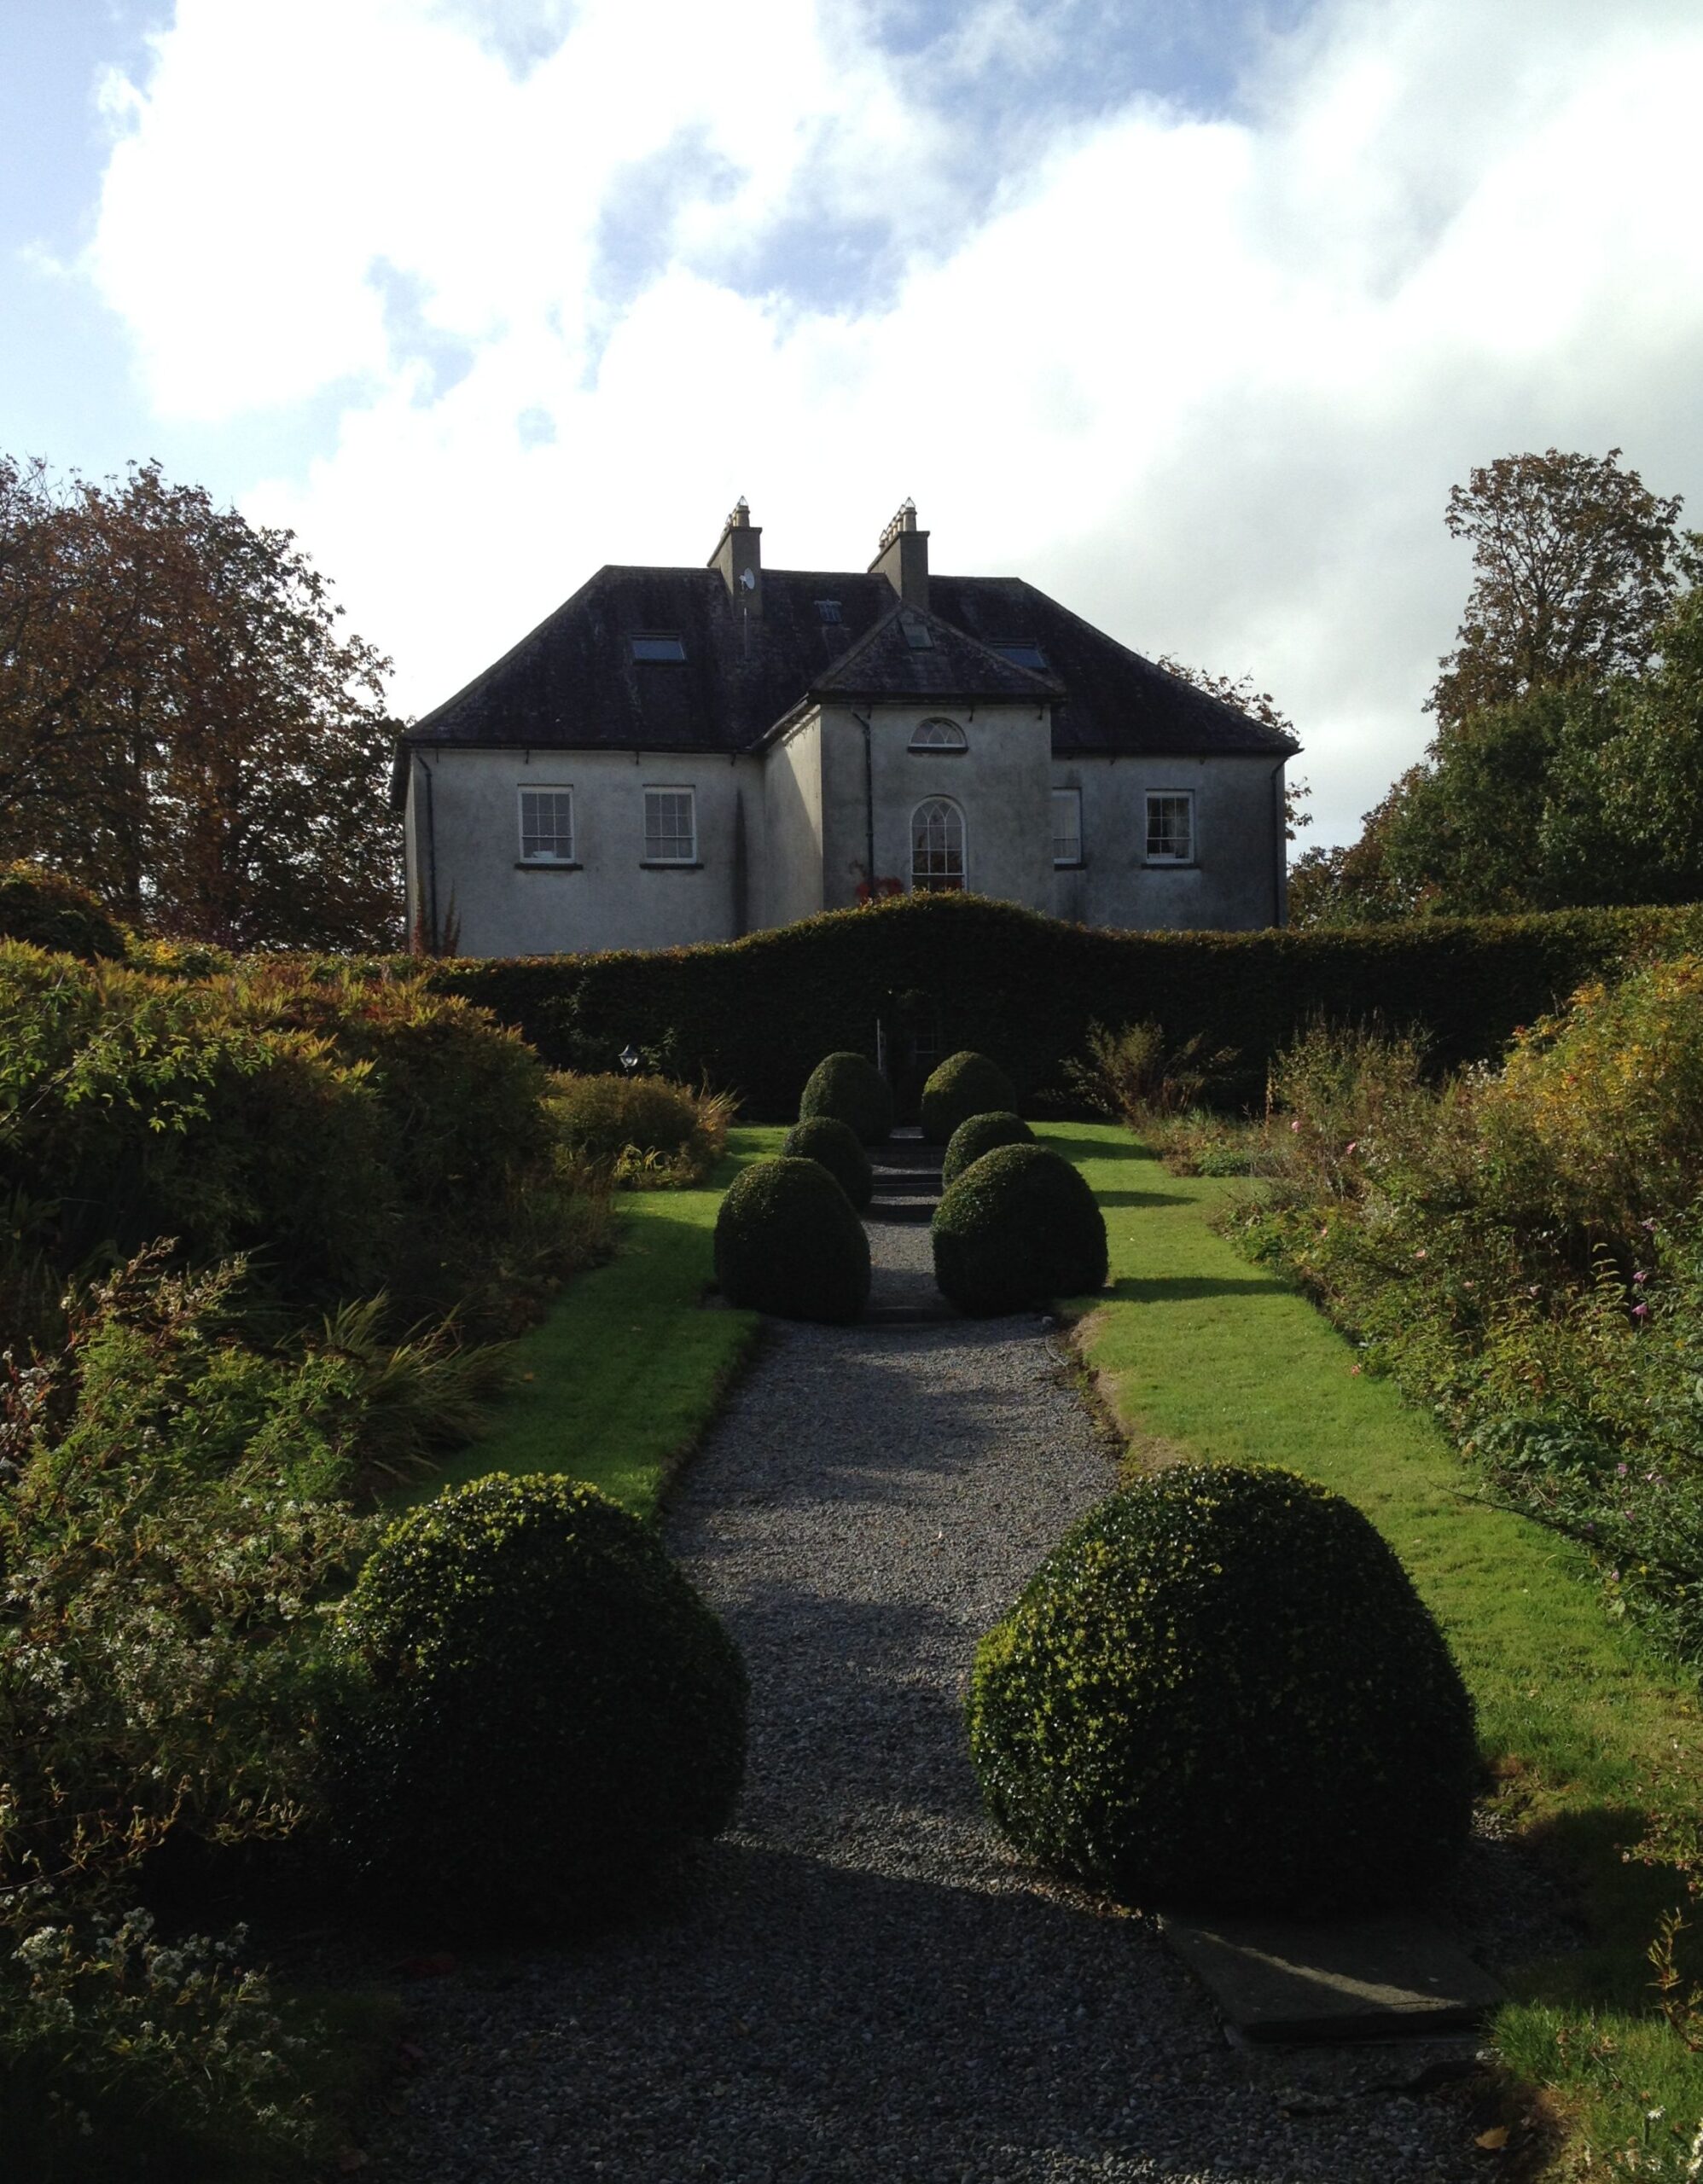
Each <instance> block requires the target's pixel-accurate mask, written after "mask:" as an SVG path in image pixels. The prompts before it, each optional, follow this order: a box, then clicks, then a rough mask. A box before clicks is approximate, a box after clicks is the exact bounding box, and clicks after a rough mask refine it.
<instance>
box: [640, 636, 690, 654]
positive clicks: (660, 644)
mask: <svg viewBox="0 0 1703 2184" xmlns="http://www.w3.org/2000/svg"><path fill="white" fill-rule="evenodd" d="M630 642H631V645H632V648H633V658H634V659H685V657H686V648H685V646H684V645H683V644H682V643H681V642H680V640H679V638H678V637H674V636H666V635H662V634H660V633H657V632H653V633H652V634H651V635H650V636H642V637H634V638H632V639H631V640H630Z"/></svg>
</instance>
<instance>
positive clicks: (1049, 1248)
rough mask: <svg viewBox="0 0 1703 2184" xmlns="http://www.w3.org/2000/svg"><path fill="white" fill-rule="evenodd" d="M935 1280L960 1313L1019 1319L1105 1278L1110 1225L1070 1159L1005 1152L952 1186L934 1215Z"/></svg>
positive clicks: (1034, 1150)
mask: <svg viewBox="0 0 1703 2184" xmlns="http://www.w3.org/2000/svg"><path fill="white" fill-rule="evenodd" d="M933 1240H934V1279H935V1281H937V1282H938V1283H939V1285H940V1288H941V1290H942V1292H944V1294H945V1295H946V1296H948V1297H950V1298H951V1300H952V1302H953V1303H954V1304H956V1305H957V1306H958V1308H959V1310H961V1311H965V1312H977V1313H991V1312H1019V1311H1021V1310H1022V1309H1023V1307H1024V1306H1025V1305H1026V1304H1048V1303H1049V1302H1050V1301H1051V1300H1052V1298H1055V1297H1077V1296H1080V1295H1082V1294H1083V1293H1084V1292H1085V1291H1089V1290H1094V1289H1098V1288H1099V1287H1101V1284H1102V1283H1103V1282H1104V1281H1105V1279H1106V1263H1107V1252H1106V1223H1105V1221H1104V1219H1103V1218H1102V1217H1101V1211H1100V1208H1099V1207H1098V1206H1097V1205H1096V1204H1095V1200H1094V1194H1093V1192H1092V1191H1091V1190H1090V1188H1088V1185H1087V1184H1086V1183H1085V1182H1084V1181H1083V1179H1082V1177H1081V1176H1079V1175H1078V1173H1077V1172H1076V1170H1075V1169H1074V1168H1072V1166H1071V1165H1070V1163H1069V1162H1068V1161H1067V1160H1061V1159H1060V1158H1059V1156H1058V1154H1057V1153H1049V1152H1048V1151H1047V1149H1046V1147H1044V1146H1042V1145H1000V1146H996V1147H994V1149H993V1151H992V1152H991V1153H984V1154H983V1155H982V1157H981V1158H980V1159H979V1160H976V1161H974V1162H973V1163H972V1164H971V1165H970V1166H969V1167H968V1168H966V1169H964V1170H963V1171H962V1173H961V1174H960V1175H959V1176H958V1177H957V1179H956V1182H952V1183H949V1184H948V1185H947V1187H946V1190H945V1192H944V1195H943V1196H942V1198H941V1200H940V1203H939V1205H938V1206H937V1207H936V1209H935V1212H934V1225H933Z"/></svg>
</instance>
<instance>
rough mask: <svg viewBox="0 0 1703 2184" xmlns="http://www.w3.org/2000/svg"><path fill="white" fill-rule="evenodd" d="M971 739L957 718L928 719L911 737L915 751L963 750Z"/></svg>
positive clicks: (911, 743)
mask: <svg viewBox="0 0 1703 2184" xmlns="http://www.w3.org/2000/svg"><path fill="white" fill-rule="evenodd" d="M968 741H969V739H968V737H967V736H966V735H965V734H964V731H963V730H962V729H961V728H960V727H959V725H958V723H956V721H955V720H926V721H924V722H923V723H921V726H920V727H919V728H918V729H917V731H916V733H915V735H913V736H912V737H911V739H910V747H911V749H912V750H913V751H962V750H964V749H966V748H967V747H968Z"/></svg>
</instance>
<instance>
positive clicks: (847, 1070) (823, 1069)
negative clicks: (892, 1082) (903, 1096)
mask: <svg viewBox="0 0 1703 2184" xmlns="http://www.w3.org/2000/svg"><path fill="white" fill-rule="evenodd" d="M816 1115H831V1116H832V1117H833V1118H834V1121H835V1122H837V1123H844V1124H846V1126H847V1128H848V1129H850V1130H855V1131H856V1132H857V1139H858V1142H859V1143H860V1144H863V1145H883V1144H885V1143H886V1140H887V1139H888V1137H890V1136H892V1126H893V1095H892V1092H891V1090H890V1089H888V1085H887V1080H886V1077H883V1076H882V1075H881V1072H880V1070H878V1069H877V1068H876V1067H875V1064H874V1062H872V1061H871V1060H869V1057H868V1056H867V1055H865V1054H828V1055H826V1056H825V1057H824V1058H823V1059H822V1060H821V1061H819V1062H818V1063H817V1066H816V1067H815V1068H814V1069H813V1070H812V1071H811V1073H810V1077H809V1078H808V1080H807V1082H806V1083H805V1089H804V1097H803V1098H802V1099H801V1100H800V1101H799V1121H800V1122H801V1123H807V1122H809V1121H810V1120H811V1118H812V1117H813V1116H816Z"/></svg>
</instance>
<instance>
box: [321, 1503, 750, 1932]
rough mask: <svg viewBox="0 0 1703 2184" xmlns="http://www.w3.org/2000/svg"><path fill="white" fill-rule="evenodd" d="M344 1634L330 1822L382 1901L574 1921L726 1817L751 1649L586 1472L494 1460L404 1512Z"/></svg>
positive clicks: (400, 1910) (434, 1918) (741, 1745)
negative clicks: (582, 1475)
mask: <svg viewBox="0 0 1703 2184" xmlns="http://www.w3.org/2000/svg"><path fill="white" fill-rule="evenodd" d="M336 1635H337V1642H338V1646H339V1649H340V1653H341V1655H342V1657H343V1659H344V1661H345V1664H346V1667H347V1668H348V1669H349V1670H350V1674H351V1687H350V1690H349V1693H348V1695H347V1697H346V1699H345V1701H344V1703H343V1705H342V1706H341V1707H340V1711H339V1713H338V1716H337V1717H336V1718H335V1719H334V1722H332V1723H331V1725H330V1726H329V1728H328V1756H329V1760H330V1794H331V1804H332V1812H333V1817H334V1827H335V1832H336V1834H337V1837H338V1839H339V1841H340V1846H341V1849H342V1852H343V1856H344V1860H345V1863H346V1869H347V1871H348V1873H349V1874H350V1877H351V1879H352V1882H353V1884H354V1887H355V1891H356V1892H357V1898H358V1900H359V1901H361V1902H363V1903H367V1904H369V1905H371V1906H372V1907H373V1908H376V1909H377V1910H378V1911H379V1912H380V1913H381V1915H383V1916H386V1917H387V1918H390V1919H392V1920H394V1919H398V1918H401V1919H405V1920H408V1921H409V1922H410V1923H412V1924H417V1925H418V1926H422V1927H425V1928H428V1929H438V1928H453V1929H455V1930H456V1931H459V1932H462V1933H464V1934H467V1935H469V1936H472V1935H486V1934H491V1935H495V1934H500V1933H503V1932H507V1931H514V1930H516V1929H519V1928H521V1927H526V1928H530V1927H532V1926H535V1925H542V1926H571V1925H574V1924H578V1923H579V1922H581V1921H583V1920H588V1919H595V1918H598V1917H601V1916H602V1914H603V1913H604V1912H605V1910H606V1908H608V1907H610V1906H611V1905H613V1904H618V1903H619V1902H620V1901H621V1900H622V1899H623V1898H624V1897H625V1896H628V1895H629V1894H630V1893H631V1891H633V1890H634V1889H635V1888H636V1886H638V1885H641V1884H642V1882H643V1881H644V1880H645V1879H647V1878H648V1876H649V1875H650V1874H651V1873H653V1871H654V1868H655V1867H656V1866H657V1865H658V1863H659V1862H660V1861H661V1860H662V1859H664V1858H665V1857H666V1856H667V1855H668V1854H669V1853H670V1852H671V1851H672V1850H675V1849H676V1848H677V1846H678V1845H679V1844H681V1843H682V1842H683V1840H684V1839H685V1838H690V1837H694V1836H709V1835H713V1834H714V1833H716V1832H717V1830H718V1829H719V1828H721V1827H724V1826H725V1825H726V1824H727V1821H728V1820H729V1818H730V1816H731V1815H732V1812H733V1808H734V1804H735V1799H736V1798H737V1796H738V1793H739V1786H740V1781H741V1775H742V1774H743V1771H744V1764H745V1713H746V1682H745V1670H744V1666H743V1664H742V1663H741V1660H740V1657H739V1653H738V1652H737V1650H736V1648H735V1646H734V1643H733V1641H732V1639H731V1638H729V1635H727V1633H726V1631H725V1630H724V1629H723V1628H722V1626H721V1624H720V1623H719V1622H718V1620H717V1619H716V1618H715V1616H714V1615H713V1614H712V1612H710V1610H709V1608H708V1607H706V1606H705V1604H704V1602H703V1600H701V1599H700V1597H699V1595H698V1594H697V1593H696V1592H695V1591H694V1589H692V1587H691V1585H690V1584H689V1583H688V1582H687V1580H686V1579H685V1578H684V1577H683V1576H682V1575H681V1573H680V1571H678V1570H677V1569H676V1567H675V1566H674V1565H673V1563H672V1562H671V1561H670V1560H669V1558H668V1556H667V1554H666V1553H665V1552H664V1550H663V1548H662V1545H661V1543H660V1541H659V1540H658V1538H657V1536H656V1534H655V1533H654V1531H652V1530H651V1529H650V1527H649V1526H648V1525H644V1524H642V1523H641V1522H640V1521H639V1519H637V1518H636V1517H633V1516H630V1515H629V1514H628V1513H627V1512H626V1511H625V1509H622V1508H620V1507H618V1506H617V1505H616V1504H615V1503H614V1502H611V1501H608V1500H607V1499H606V1497H605V1496H602V1495H601V1494H599V1493H598V1492H597V1491H596V1489H595V1488H593V1487H590V1486H582V1485H578V1484H574V1483H573V1481H571V1480H568V1479H566V1478H556V1477H543V1476H534V1477H529V1478H508V1477H506V1476H505V1475H504V1474H503V1473H502V1472H495V1473H492V1474H491V1476H489V1477H487V1478H480V1479H475V1480H474V1482H473V1484H471V1485H468V1486H462V1487H457V1488H453V1489H451V1490H450V1491H449V1492H447V1493H445V1494H442V1495H439V1496H438V1498H437V1499H436V1500H435V1501H433V1502H427V1503H426V1504H425V1505H424V1506H423V1507H421V1508H417V1509H414V1510H411V1511H410V1513H409V1514H408V1515H407V1516H405V1517H404V1518H403V1519H402V1520H401V1521H400V1523H398V1524H397V1525H394V1526H392V1529H391V1531H389V1532H387V1534H386V1535H385V1537H384V1538H383V1540H382V1541H381V1542H380V1544H379V1546H378V1548H376V1549H375V1552H374V1554H372V1556H371V1558H370V1559H369V1561H368V1563H367V1565H366V1566H365V1568H364V1569H363V1571H362V1572H361V1575H360V1577H359V1578H358V1580H357V1583H356V1584H355V1587H354V1589H353V1590H352V1592H351V1594H349V1597H348V1599H347V1600H346V1602H345V1603H344V1605H343V1606H342V1608H341V1610H340V1613H339V1616H338V1622H337V1632H336Z"/></svg>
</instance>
